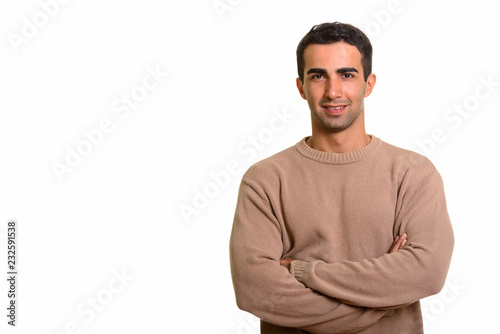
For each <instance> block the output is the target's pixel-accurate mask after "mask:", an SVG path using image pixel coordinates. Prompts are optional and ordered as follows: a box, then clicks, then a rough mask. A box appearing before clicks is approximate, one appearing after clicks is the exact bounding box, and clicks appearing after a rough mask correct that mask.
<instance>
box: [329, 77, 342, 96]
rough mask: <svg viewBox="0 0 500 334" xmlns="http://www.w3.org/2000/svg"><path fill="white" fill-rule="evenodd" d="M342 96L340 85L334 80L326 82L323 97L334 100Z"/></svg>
mask: <svg viewBox="0 0 500 334" xmlns="http://www.w3.org/2000/svg"><path fill="white" fill-rule="evenodd" d="M341 96H342V85H341V83H340V81H339V80H338V79H336V78H332V79H330V80H328V84H327V85H326V91H325V97H327V98H329V99H331V100H334V99H336V98H339V97H341Z"/></svg>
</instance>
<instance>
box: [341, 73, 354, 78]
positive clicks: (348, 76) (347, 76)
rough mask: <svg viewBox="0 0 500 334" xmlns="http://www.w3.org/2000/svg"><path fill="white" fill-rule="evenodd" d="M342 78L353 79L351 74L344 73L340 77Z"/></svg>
mask: <svg viewBox="0 0 500 334" xmlns="http://www.w3.org/2000/svg"><path fill="white" fill-rule="evenodd" d="M342 77H344V78H354V75H352V74H351V73H344V74H343V75H342Z"/></svg>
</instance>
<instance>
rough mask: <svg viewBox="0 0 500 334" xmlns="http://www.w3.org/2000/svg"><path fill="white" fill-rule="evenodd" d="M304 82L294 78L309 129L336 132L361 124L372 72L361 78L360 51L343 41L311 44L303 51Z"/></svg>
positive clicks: (373, 82)
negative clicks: (308, 118) (309, 120)
mask: <svg viewBox="0 0 500 334" xmlns="http://www.w3.org/2000/svg"><path fill="white" fill-rule="evenodd" d="M304 63H305V67H304V72H305V73H304V82H302V81H301V80H300V79H299V78H297V88H298V89H299V92H300V95H301V96H302V97H303V98H304V99H305V100H307V103H308V104H309V109H311V116H312V122H313V132H314V130H315V129H316V131H322V132H327V133H331V132H339V131H343V130H345V129H347V128H349V127H351V126H353V125H354V126H355V125H360V124H361V125H362V126H363V131H364V119H363V117H364V114H363V115H362V117H358V116H359V115H360V114H361V113H362V112H363V111H364V98H365V97H367V96H369V95H370V93H371V92H372V90H373V86H374V85H375V80H376V79H375V75H373V74H371V75H370V76H369V77H368V79H367V81H366V82H365V81H364V77H363V65H362V63H361V53H360V52H359V50H358V49H357V48H356V47H355V46H354V45H350V44H347V43H344V42H337V43H334V44H311V45H308V46H307V47H306V49H305V51H304Z"/></svg>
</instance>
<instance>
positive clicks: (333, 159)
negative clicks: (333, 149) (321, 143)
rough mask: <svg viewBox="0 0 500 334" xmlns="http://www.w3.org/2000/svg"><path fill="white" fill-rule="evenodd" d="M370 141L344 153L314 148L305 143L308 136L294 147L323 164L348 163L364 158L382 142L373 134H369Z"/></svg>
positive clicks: (305, 155)
mask: <svg viewBox="0 0 500 334" xmlns="http://www.w3.org/2000/svg"><path fill="white" fill-rule="evenodd" d="M369 136H370V138H371V141H370V142H369V143H368V145H366V146H365V147H362V148H360V149H359V150H356V151H352V152H346V153H330V152H323V151H319V150H315V149H313V148H311V147H309V145H307V144H306V140H307V139H308V138H309V137H305V138H303V139H302V140H301V141H299V142H298V143H297V144H296V145H295V148H296V149H297V151H298V152H299V153H300V154H301V155H303V156H304V157H306V158H308V159H311V160H315V161H318V162H321V163H325V164H348V163H353V162H356V161H359V160H362V159H364V158H365V157H367V156H369V155H371V154H372V153H373V152H375V151H376V150H377V149H378V148H379V147H380V146H381V144H382V140H381V139H379V138H377V137H375V136H374V135H369Z"/></svg>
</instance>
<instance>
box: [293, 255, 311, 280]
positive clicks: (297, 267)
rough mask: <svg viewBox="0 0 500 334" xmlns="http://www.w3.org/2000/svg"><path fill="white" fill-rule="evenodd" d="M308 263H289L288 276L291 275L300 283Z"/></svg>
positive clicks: (295, 261)
mask: <svg viewBox="0 0 500 334" xmlns="http://www.w3.org/2000/svg"><path fill="white" fill-rule="evenodd" d="M307 264H308V262H304V261H300V260H293V261H292V262H291V263H290V274H292V275H293V276H294V277H295V279H297V281H299V282H301V283H302V275H303V273H304V271H305V269H306V266H307Z"/></svg>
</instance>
